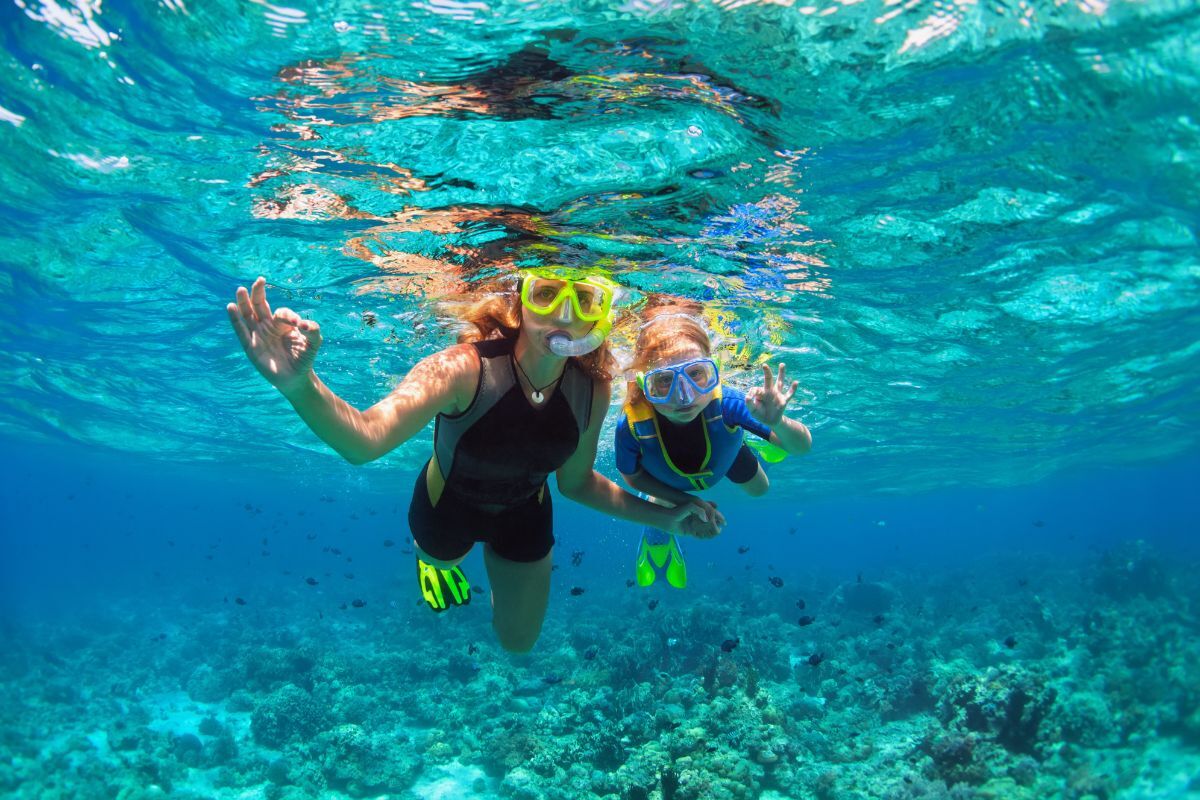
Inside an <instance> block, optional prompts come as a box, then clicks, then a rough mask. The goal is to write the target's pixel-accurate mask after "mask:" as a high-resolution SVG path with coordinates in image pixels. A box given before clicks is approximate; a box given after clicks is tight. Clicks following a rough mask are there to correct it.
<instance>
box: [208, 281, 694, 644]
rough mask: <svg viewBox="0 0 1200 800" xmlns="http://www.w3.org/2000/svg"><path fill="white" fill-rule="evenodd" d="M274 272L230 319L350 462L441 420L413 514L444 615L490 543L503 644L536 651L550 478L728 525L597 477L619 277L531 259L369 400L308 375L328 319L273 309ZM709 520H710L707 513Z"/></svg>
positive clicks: (662, 522)
mask: <svg viewBox="0 0 1200 800" xmlns="http://www.w3.org/2000/svg"><path fill="white" fill-rule="evenodd" d="M265 285H266V281H265V279H263V278H261V277H260V278H259V279H258V280H256V281H255V282H254V285H253V286H252V287H251V289H250V291H249V292H247V290H246V289H245V288H244V287H238V290H237V302H236V303H230V304H229V305H228V306H227V311H228V313H229V319H230V322H231V323H232V325H233V328H234V330H235V331H236V332H237V335H238V339H239V340H240V341H241V343H242V347H243V349H244V350H245V351H246V355H247V356H248V357H249V358H250V361H251V363H253V364H254V366H255V368H257V369H258V371H259V373H260V374H261V375H262V376H263V377H264V378H266V379H267V381H268V382H270V383H271V385H272V386H274V387H275V388H276V389H278V390H279V391H280V393H281V394H283V396H284V397H285V398H287V400H288V402H290V403H291V404H292V407H293V408H294V409H295V410H296V412H297V413H298V414H299V415H300V418H301V419H303V420H304V422H305V423H306V424H307V425H308V426H309V428H311V429H312V431H313V433H315V434H316V435H317V436H318V437H320V438H321V439H322V440H324V441H325V442H326V443H327V444H328V445H329V446H330V447H332V448H333V449H334V450H335V451H336V452H337V453H338V454H339V455H341V456H342V457H343V458H345V459H346V460H347V461H349V462H351V463H353V464H364V463H366V462H368V461H373V460H375V459H377V458H380V457H381V456H383V455H385V454H387V453H389V452H391V451H392V450H393V449H395V448H396V447H397V446H399V445H401V444H402V443H404V442H405V441H407V440H408V439H410V438H412V437H413V436H414V435H415V434H417V433H418V432H419V431H420V430H421V429H423V428H424V427H425V426H426V425H427V424H428V423H429V421H430V420H432V419H434V418H435V417H436V419H437V426H436V428H435V430H434V447H433V450H434V452H433V456H432V458H430V460H429V461H428V462H427V463H426V464H425V466H424V468H423V469H422V470H421V472H420V473H419V475H418V478H417V481H416V485H415V486H414V488H413V497H412V503H411V505H410V507H409V513H408V519H409V526H410V528H411V531H412V535H413V540H414V543H415V545H416V549H417V573H418V580H419V583H420V586H421V591H422V595H423V596H424V597H425V600H426V602H427V603H429V605H430V606H431V607H432V608H434V610H443V609H444V608H446V607H447V606H448V605H459V604H464V603H466V602H469V601H470V584H469V583H468V582H467V580H466V578H465V577H464V576H463V575H462V570H461V569H460V568H459V566H458V565H459V563H460V562H461V561H462V560H463V558H465V557H466V555H467V553H468V552H469V551H470V550H471V548H472V547H473V546H474V544H475V543H476V542H483V543H484V544H485V547H484V564H485V565H486V567H487V571H488V578H489V579H490V582H491V588H492V607H493V616H492V627H493V629H494V630H495V631H496V635H497V638H498V639H499V641H500V644H501V646H503V647H504V648H505V649H506V650H509V651H514V652H525V651H528V650H530V649H531V648H532V647H533V645H534V643H535V642H536V641H537V638H538V635H539V634H540V633H541V628H542V621H543V619H544V617H545V614H546V608H547V605H548V603H549V597H550V572H551V550H552V547H553V545H554V534H553V528H552V513H551V496H550V492H549V491H547V488H546V478H547V477H548V476H549V474H550V473H551V472H555V473H556V474H557V479H558V488H559V491H560V492H562V494H563V495H564V496H565V497H568V498H570V499H572V500H575V501H576V502H579V503H582V504H584V505H586V506H588V507H590V508H593V509H596V510H597V511H601V512H603V513H606V514H611V515H613V516H617V517H621V518H623V519H628V520H630V521H634V522H638V523H641V524H644V525H652V526H654V527H658V528H663V529H665V530H668V531H670V532H671V533H685V534H688V535H695V536H701V537H707V536H714V535H716V533H717V526H716V522H715V521H714V520H713V519H712V518H711V517H709V511H710V510H711V506H709V505H708V504H707V503H704V502H702V501H701V502H692V499H691V498H688V502H687V503H685V504H683V505H679V506H676V507H674V508H665V507H662V506H659V505H655V504H653V503H649V502H646V501H644V500H641V499H639V498H637V497H635V496H634V495H632V494H630V493H629V492H626V491H625V490H623V489H621V488H619V487H618V486H617V485H616V484H614V483H613V482H612V481H610V480H608V479H607V478H605V477H603V476H601V475H600V474H598V473H597V472H596V471H595V470H594V468H593V465H594V461H595V457H596V446H597V442H598V440H599V437H600V430H601V427H602V425H603V423H604V417H605V414H606V413H607V411H608V405H609V399H610V389H611V375H610V373H609V372H608V371H607V365H608V364H609V363H610V360H611V359H610V356H609V354H608V350H607V347H606V346H605V344H604V339H605V336H606V335H607V333H608V331H609V329H610V328H611V325H612V314H613V309H612V307H613V295H614V288H615V286H614V284H612V283H611V282H610V281H608V280H606V279H605V278H603V277H601V276H597V275H590V274H586V273H581V272H579V271H575V270H565V269H538V270H525V271H522V272H521V274H520V276H519V282H512V281H510V282H508V283H507V284H505V285H497V286H496V287H495V288H496V291H495V292H493V293H492V294H491V295H490V296H488V297H486V298H485V299H483V300H481V301H479V302H477V303H475V304H474V305H473V306H471V307H470V308H469V309H468V310H467V312H466V314H465V319H464V320H463V321H464V322H465V323H467V325H468V326H469V328H468V332H467V333H464V334H462V335H461V336H460V337H459V342H460V343H459V344H458V345H455V346H453V347H448V348H446V349H445V350H442V351H440V352H437V353H434V354H432V355H430V356H428V357H426V358H424V359H422V360H421V361H420V362H418V363H417V364H416V365H415V366H414V367H413V368H412V369H411V370H410V371H409V373H408V374H407V375H406V376H405V377H404V378H403V380H401V382H400V384H399V385H398V386H397V387H396V388H395V389H394V390H392V392H391V393H390V394H388V396H387V397H385V398H383V399H382V400H380V401H379V402H378V403H376V404H375V405H373V406H371V407H370V408H368V409H367V410H365V411H360V410H358V409H357V408H355V407H353V406H351V405H350V404H349V403H347V402H346V401H344V400H342V399H341V398H340V397H338V396H337V395H336V394H334V393H333V392H332V391H331V390H330V389H329V387H327V386H326V385H325V384H324V383H323V382H322V381H321V380H320V378H318V377H317V375H316V373H315V372H314V371H313V362H314V360H315V359H316V355H317V351H318V349H319V348H320V346H321V341H322V337H321V330H320V327H319V326H318V325H317V323H316V322H315V321H313V320H309V319H302V318H301V317H300V316H299V315H298V314H296V313H295V312H294V311H292V310H290V309H286V308H280V309H277V310H275V311H274V312H272V311H271V308H270V306H268V304H267V297H266V289H265ZM706 517H707V518H708V521H705V519H704V518H706Z"/></svg>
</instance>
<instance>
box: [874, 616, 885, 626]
mask: <svg viewBox="0 0 1200 800" xmlns="http://www.w3.org/2000/svg"><path fill="white" fill-rule="evenodd" d="M871 621H872V622H874V623H875V624H876V625H882V624H883V614H876V615H875V616H874V617H872V618H871Z"/></svg>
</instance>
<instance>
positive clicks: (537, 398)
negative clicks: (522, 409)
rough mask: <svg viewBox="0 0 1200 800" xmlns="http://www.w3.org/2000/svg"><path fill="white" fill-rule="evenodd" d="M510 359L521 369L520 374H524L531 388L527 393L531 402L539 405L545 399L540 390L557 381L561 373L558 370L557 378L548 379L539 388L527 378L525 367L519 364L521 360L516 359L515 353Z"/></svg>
mask: <svg viewBox="0 0 1200 800" xmlns="http://www.w3.org/2000/svg"><path fill="white" fill-rule="evenodd" d="M512 360H513V363H514V364H516V365H517V369H519V370H520V371H521V374H522V375H524V376H525V382H526V383H528V384H529V388H530V389H531V390H532V391H531V393H530V395H529V399H530V400H532V401H533V402H535V403H537V404H538V405H541V404H542V403H543V402H545V400H546V395H544V394H542V391H543V390H545V389H549V388H550V387H551V386H553V385H554V384H556V383H558V382H559V380H560V379H561V378H562V373H561V372H560V373H559V374H558V377H557V378H555V379H554V380H552V381H550V382H549V383H547V384H546V385H545V386H543V387H542V388H541V389H539V388H537V387H536V386H534V385H533V381H531V380H529V375H528V374H526V372H525V369H524V368H523V367H522V366H521V362H520V361H518V360H517V357H516V356H515V355H514V356H513V357H512Z"/></svg>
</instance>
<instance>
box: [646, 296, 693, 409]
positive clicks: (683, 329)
mask: <svg viewBox="0 0 1200 800" xmlns="http://www.w3.org/2000/svg"><path fill="white" fill-rule="evenodd" d="M703 312H704V307H703V306H701V305H700V304H699V303H697V302H694V301H692V300H679V299H675V298H672V299H670V300H666V301H657V302H656V301H655V300H653V299H652V300H651V301H650V303H649V304H647V306H646V308H644V309H642V313H641V319H642V327H641V330H640V331H638V337H637V343H636V344H635V345H634V347H633V363H632V364H630V365H629V369H630V371H632V372H644V371H645V370H646V368H647V367H648V366H650V365H651V364H654V363H656V362H658V361H660V360H661V359H662V357H663V354H664V353H666V352H667V351H669V350H671V349H672V348H673V347H674V346H675V345H677V344H678V343H679V342H680V340H683V341H687V342H691V343H693V344H695V345H696V346H698V347H699V348H700V351H701V352H702V353H704V355H705V356H706V357H707V356H711V355H712V342H710V341H709V338H708V331H707V330H705V328H704V323H703V322H702V317H701V315H702V314H703ZM629 395H630V399H632V400H634V401H635V402H636V401H641V400H644V399H645V395H643V394H642V390H641V389H640V388H638V385H637V382H636V381H633V382H631V383H630V385H629Z"/></svg>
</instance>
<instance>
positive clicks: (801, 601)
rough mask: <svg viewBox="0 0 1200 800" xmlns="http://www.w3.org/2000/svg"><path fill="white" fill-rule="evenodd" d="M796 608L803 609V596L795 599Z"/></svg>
mask: <svg viewBox="0 0 1200 800" xmlns="http://www.w3.org/2000/svg"><path fill="white" fill-rule="evenodd" d="M796 608H798V609H800V610H801V611H803V610H804V598H803V597H801V598H800V599H799V600H797V601H796Z"/></svg>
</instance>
